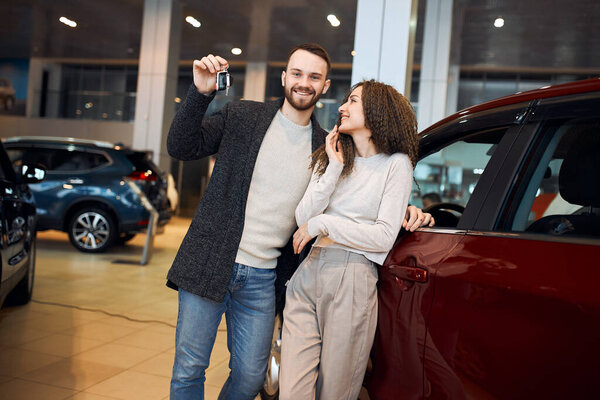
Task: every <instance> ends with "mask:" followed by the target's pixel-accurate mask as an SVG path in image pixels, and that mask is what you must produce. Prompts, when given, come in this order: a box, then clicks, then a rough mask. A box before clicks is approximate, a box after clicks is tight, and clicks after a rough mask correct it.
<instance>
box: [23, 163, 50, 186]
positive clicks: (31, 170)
mask: <svg viewBox="0 0 600 400" xmlns="http://www.w3.org/2000/svg"><path fill="white" fill-rule="evenodd" d="M45 178H46V169H45V168H44V167H43V166H41V165H39V164H22V165H21V183H40V182H41V181H43V180H44V179H45Z"/></svg>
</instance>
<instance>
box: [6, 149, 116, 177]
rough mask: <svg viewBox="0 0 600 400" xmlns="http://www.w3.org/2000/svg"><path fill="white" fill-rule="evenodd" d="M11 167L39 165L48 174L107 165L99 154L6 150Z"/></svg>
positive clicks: (69, 151)
mask: <svg viewBox="0 0 600 400" xmlns="http://www.w3.org/2000/svg"><path fill="white" fill-rule="evenodd" d="M7 151H8V154H9V157H10V160H11V162H12V163H13V166H14V167H15V168H16V167H18V166H19V165H20V164H22V163H26V164H41V165H43V166H44V167H45V168H46V169H47V170H48V172H70V171H84V170H89V169H92V168H97V167H99V166H102V165H104V164H107V163H108V162H109V160H108V159H107V157H106V156H105V155H103V154H101V153H90V152H84V151H79V150H66V149H49V148H12V149H10V150H7Z"/></svg>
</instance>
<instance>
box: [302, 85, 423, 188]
mask: <svg viewBox="0 0 600 400" xmlns="http://www.w3.org/2000/svg"><path fill="white" fill-rule="evenodd" d="M359 86H362V96H361V97H362V106H363V112H364V116H365V127H366V128H367V129H369V130H370V131H371V141H372V142H373V144H374V145H375V148H376V149H377V151H378V152H379V153H385V154H393V153H404V154H406V155H407V156H408V158H409V159H410V161H411V163H412V165H413V168H414V167H415V165H416V163H417V157H418V152H419V139H418V137H417V133H418V131H417V118H416V116H415V112H414V109H413V108H412V106H411V104H410V102H409V101H408V100H407V99H406V97H404V96H402V95H401V94H400V93H399V92H398V91H397V90H396V89H394V88H393V87H392V86H390V85H386V84H385V83H381V82H377V81H375V80H373V79H371V80H369V81H362V82H359V83H357V84H356V85H354V86H352V88H350V90H349V91H348V92H347V93H346V96H345V97H344V100H343V101H342V104H344V103H346V102H347V101H348V97H350V94H351V93H352V91H353V90H354V89H356V88H357V87H359ZM339 124H340V119H338V121H337V125H338V126H339ZM338 146H341V150H342V152H343V153H344V168H343V170H342V177H346V176H348V175H350V173H351V172H352V169H353V168H354V157H355V156H356V148H355V146H354V142H353V140H352V137H351V136H350V135H346V134H344V133H341V132H340V135H339V141H338ZM328 164H329V157H328V156H327V152H326V151H325V145H323V146H321V147H319V148H318V149H317V150H316V151H315V152H314V153H313V155H312V161H311V165H310V168H311V170H312V169H313V168H314V167H315V165H317V166H318V167H317V173H318V174H319V175H323V174H324V173H325V169H326V168H327V165H328Z"/></svg>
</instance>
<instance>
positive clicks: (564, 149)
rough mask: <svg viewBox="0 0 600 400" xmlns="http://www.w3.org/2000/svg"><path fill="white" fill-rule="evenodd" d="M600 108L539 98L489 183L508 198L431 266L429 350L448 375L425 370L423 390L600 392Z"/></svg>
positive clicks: (536, 395) (492, 201)
mask: <svg viewBox="0 0 600 400" xmlns="http://www.w3.org/2000/svg"><path fill="white" fill-rule="evenodd" d="M598 109H600V97H599V96H598V94H597V93H596V94H595V95H592V94H585V95H579V96H567V97H563V98H558V99H548V100H546V101H542V102H540V104H539V105H537V107H536V109H535V112H534V113H533V114H532V117H531V118H530V119H529V121H528V123H527V127H526V128H524V129H523V131H524V132H522V136H521V137H520V138H519V140H518V141H517V142H515V145H514V146H513V151H512V152H511V154H510V155H509V156H508V157H506V159H505V161H504V164H503V168H502V170H503V174H501V175H499V176H498V177H497V179H495V181H494V184H493V186H492V187H491V188H490V192H493V193H499V194H503V195H502V196H488V198H487V199H486V201H485V202H484V204H483V206H482V211H481V212H480V214H479V216H478V219H477V221H476V222H475V224H474V229H470V230H469V231H468V232H467V234H466V235H465V236H464V239H463V240H461V241H460V243H459V244H458V245H457V246H455V247H454V248H453V249H452V251H451V253H450V254H449V255H448V256H447V257H446V258H445V259H444V260H443V261H442V262H441V263H439V264H437V265H434V266H432V267H431V268H430V270H429V273H430V274H431V275H433V276H434V282H433V283H432V284H431V285H432V286H433V292H434V295H433V297H434V299H433V302H432V305H431V314H430V318H429V324H428V330H427V333H428V338H431V341H432V343H430V344H429V345H427V346H425V350H424V356H423V358H424V359H425V360H438V359H439V355H440V354H441V355H442V358H443V361H444V362H445V365H446V366H447V367H448V369H447V370H446V371H445V372H446V373H447V375H448V376H451V377H452V379H449V378H446V379H447V380H446V381H440V380H439V379H437V377H436V376H431V375H429V374H428V372H427V370H425V374H424V376H425V382H426V383H425V385H426V387H427V388H430V389H431V390H429V391H427V389H426V390H425V395H424V397H425V398H430V399H442V398H443V399H462V398H477V399H567V398H569V399H571V398H572V399H575V398H578V399H581V398H600V383H599V381H598V378H597V375H598V372H600V344H599V343H598V338H599V337H600V291H599V290H598V288H597V282H599V281H600V268H599V267H600V262H599V261H598V260H599V258H600V212H599V210H600V185H599V182H600V157H599V156H598V155H599V154H600V117H598V116H597V110H598ZM548 195H550V197H552V199H553V200H552V201H551V202H549V204H546V205H545V206H544V207H541V208H540V207H539V204H538V202H537V199H539V198H543V197H548ZM478 228H479V229H478ZM457 381H458V382H459V383H460V384H459V385H456V382H457Z"/></svg>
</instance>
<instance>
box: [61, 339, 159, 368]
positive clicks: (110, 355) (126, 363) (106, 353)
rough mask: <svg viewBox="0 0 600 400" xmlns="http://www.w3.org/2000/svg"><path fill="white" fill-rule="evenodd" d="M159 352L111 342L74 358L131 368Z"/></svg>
mask: <svg viewBox="0 0 600 400" xmlns="http://www.w3.org/2000/svg"><path fill="white" fill-rule="evenodd" d="M158 353H159V352H158V351H155V350H148V349H141V348H138V347H131V346H123V345H119V344H112V343H109V344H105V345H102V346H99V347H96V348H95V349H92V350H88V351H85V352H83V353H80V354H77V355H75V356H73V358H74V359H77V360H83V361H91V362H97V363H100V364H106V365H111V366H114V367H118V368H131V367H133V366H134V365H136V364H139V363H141V362H142V361H145V360H148V359H150V358H152V357H154V356H156V355H157V354H158Z"/></svg>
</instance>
